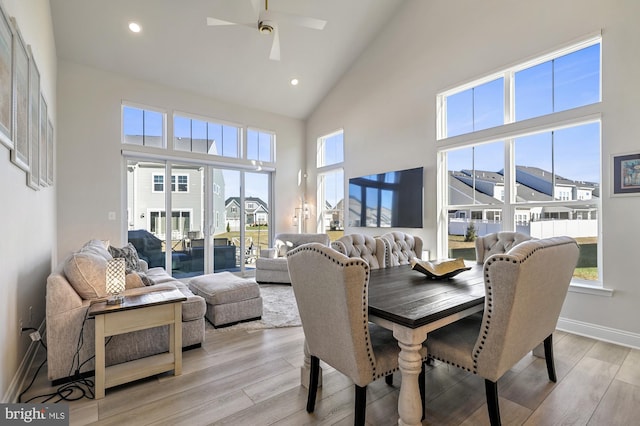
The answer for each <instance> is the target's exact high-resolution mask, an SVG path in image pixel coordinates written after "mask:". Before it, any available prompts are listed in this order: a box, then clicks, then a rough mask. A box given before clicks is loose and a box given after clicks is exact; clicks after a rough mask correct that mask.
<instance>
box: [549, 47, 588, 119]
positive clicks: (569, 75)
mask: <svg viewBox="0 0 640 426" xmlns="http://www.w3.org/2000/svg"><path fill="white" fill-rule="evenodd" d="M553 82H554V102H555V105H554V107H555V109H554V110H555V111H564V110H567V109H570V108H576V107H579V106H583V105H589V104H592V103H595V102H599V101H600V44H596V45H593V46H590V47H587V48H585V49H581V50H578V51H577V52H573V53H570V54H568V55H564V56H561V57H559V58H557V59H556V60H555V61H554V75H553Z"/></svg>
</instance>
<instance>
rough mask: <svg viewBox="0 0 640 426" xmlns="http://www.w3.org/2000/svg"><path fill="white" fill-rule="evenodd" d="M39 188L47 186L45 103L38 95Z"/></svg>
mask: <svg viewBox="0 0 640 426" xmlns="http://www.w3.org/2000/svg"><path fill="white" fill-rule="evenodd" d="M39 126H40V132H39V133H40V142H39V143H40V149H39V150H38V151H40V162H39V167H40V172H39V173H38V177H39V178H40V186H47V102H46V101H45V100H44V96H43V95H42V94H40V123H39Z"/></svg>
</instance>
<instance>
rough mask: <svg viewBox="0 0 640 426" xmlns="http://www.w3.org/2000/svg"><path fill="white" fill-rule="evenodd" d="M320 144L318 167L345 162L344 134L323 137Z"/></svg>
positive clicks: (319, 141)
mask: <svg viewBox="0 0 640 426" xmlns="http://www.w3.org/2000/svg"><path fill="white" fill-rule="evenodd" d="M318 144H319V146H318V151H319V152H318V161H317V165H318V167H323V166H330V165H332V164H338V163H342V162H344V132H342V131H340V132H338V133H335V134H332V135H329V136H326V137H322V138H320V139H319V140H318Z"/></svg>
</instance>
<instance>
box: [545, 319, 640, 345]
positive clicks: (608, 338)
mask: <svg viewBox="0 0 640 426" xmlns="http://www.w3.org/2000/svg"><path fill="white" fill-rule="evenodd" d="M556 328H557V329H558V330H562V331H566V332H568V333H572V334H577V335H579V336H585V337H590V338H592V339H596V340H602V341H603V342H609V343H615V344H616V345H620V346H626V347H629V348H634V349H640V334H637V333H631V332H628V331H624V330H618V329H615V328H610V327H604V326H602V325H597V324H591V323H587V322H583V321H576V320H572V319H568V318H559V319H558V325H557V327H556Z"/></svg>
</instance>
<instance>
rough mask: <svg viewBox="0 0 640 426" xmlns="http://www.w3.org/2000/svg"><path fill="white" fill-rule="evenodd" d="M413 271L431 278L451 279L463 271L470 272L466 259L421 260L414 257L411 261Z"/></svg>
mask: <svg viewBox="0 0 640 426" xmlns="http://www.w3.org/2000/svg"><path fill="white" fill-rule="evenodd" d="M410 263H411V269H414V270H416V271H418V272H422V273H423V274H425V275H426V276H428V277H430V278H451V277H453V276H454V275H457V274H459V273H460V272H462V271H468V270H469V269H471V267H470V266H466V265H465V263H464V259H462V258H461V257H460V258H458V259H443V260H421V259H418V258H417V257H414V258H412V259H411V260H410Z"/></svg>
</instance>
